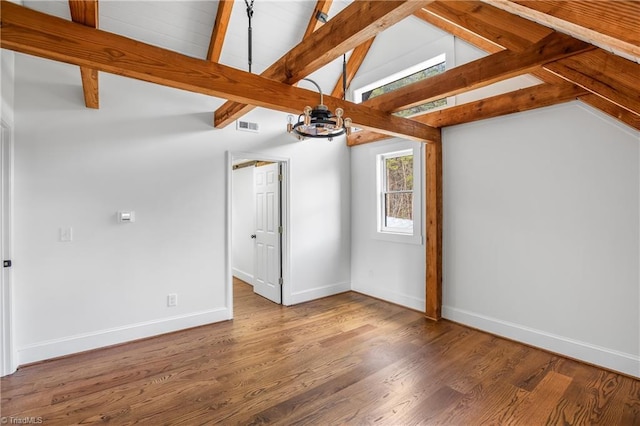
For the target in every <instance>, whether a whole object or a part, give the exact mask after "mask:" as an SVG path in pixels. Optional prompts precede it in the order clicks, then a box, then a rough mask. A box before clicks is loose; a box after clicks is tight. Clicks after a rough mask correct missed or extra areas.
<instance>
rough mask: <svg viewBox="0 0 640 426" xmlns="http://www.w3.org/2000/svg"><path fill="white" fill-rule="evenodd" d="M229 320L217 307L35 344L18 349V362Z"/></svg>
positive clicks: (221, 309)
mask: <svg viewBox="0 0 640 426" xmlns="http://www.w3.org/2000/svg"><path fill="white" fill-rule="evenodd" d="M228 319H231V316H230V312H229V309H227V308H218V309H212V310H207V311H201V312H194V313H190V314H186V315H180V316H175V317H170V318H163V319H159V320H154V321H146V322H142V323H138V324H131V325H126V326H122V327H115V328H111V329H107V330H100V331H96V332H92V333H83V334H78V335H75V336H69V337H63V338H60V339H54V340H48V341H44V342H38V343H35V344H32V345H28V346H25V347H22V348H19V349H18V363H19V364H20V365H24V364H29V363H32V362H37V361H42V360H45V359H50V358H56V357H60V356H64V355H70V354H74V353H78V352H83V351H88V350H91V349H97V348H102V347H106V346H111V345H116V344H119V343H125V342H130V341H132V340H137V339H143V338H145V337H152V336H157V335H160V334H165V333H171V332H173V331H178V330H184V329H186V328H191V327H197V326H200V325H206V324H211V323H215V322H220V321H225V320H228Z"/></svg>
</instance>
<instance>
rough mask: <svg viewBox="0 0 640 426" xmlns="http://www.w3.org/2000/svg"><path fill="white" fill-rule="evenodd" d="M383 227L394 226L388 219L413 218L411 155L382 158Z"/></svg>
mask: <svg viewBox="0 0 640 426" xmlns="http://www.w3.org/2000/svg"><path fill="white" fill-rule="evenodd" d="M384 173H385V177H384V189H383V191H384V218H385V227H388V226H391V227H395V225H393V224H392V223H390V221H394V223H397V220H398V219H404V220H410V221H412V220H413V155H403V156H399V157H387V158H385V159H384Z"/></svg>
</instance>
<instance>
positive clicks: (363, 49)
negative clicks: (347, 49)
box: [331, 37, 375, 98]
mask: <svg viewBox="0 0 640 426" xmlns="http://www.w3.org/2000/svg"><path fill="white" fill-rule="evenodd" d="M374 40H375V37H372V38H370V39H369V40H367V41H365V42H364V43H362V44H361V45H359V46H357V47H356V48H355V49H353V51H352V52H351V56H349V60H348V61H347V66H346V68H347V69H346V79H345V83H346V84H344V86H346V87H349V86H350V85H351V81H352V80H353V78H354V77H355V76H356V73H357V72H358V70H359V69H360V66H361V65H362V62H364V58H366V57H367V53H369V49H371V45H372V44H373V41H374ZM331 96H335V97H336V98H342V97H344V88H343V80H342V74H341V75H340V78H339V79H338V82H337V83H336V86H335V87H334V88H333V92H331Z"/></svg>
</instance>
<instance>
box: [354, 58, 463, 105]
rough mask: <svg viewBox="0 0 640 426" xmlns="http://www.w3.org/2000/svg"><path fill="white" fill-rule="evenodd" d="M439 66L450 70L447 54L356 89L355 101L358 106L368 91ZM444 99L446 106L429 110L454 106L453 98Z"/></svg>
mask: <svg viewBox="0 0 640 426" xmlns="http://www.w3.org/2000/svg"><path fill="white" fill-rule="evenodd" d="M439 64H444V65H445V70H446V69H447V68H448V63H447V54H446V53H440V54H439V55H436V56H434V57H432V58H431V59H428V60H426V61H424V62H420V63H419V64H416V65H413V66H411V67H409V68H405V69H404V70H402V71H398V72H396V73H393V74H391V75H389V76H387V77H384V78H381V79H379V80H376V81H374V82H372V83H369V84H367V85H364V86H362V87H359V88H357V89H354V90H353V101H354V102H355V103H357V104H359V103H362V102H363V101H362V95H363V94H364V93H366V92H368V91H371V90H375V89H377V88H379V87H382V86H385V85H387V84H389V83H393V82H394V81H397V80H401V79H403V78H406V77H408V76H410V75H412V74H415V73H417V72H420V71H424V70H426V69H429V68H431V67H434V66H436V65H439ZM443 99H444V100H445V102H444V105H440V106H436V107H434V108H431V109H429V110H428V111H436V110H438V109H442V108H445V107H447V106H449V105H451V104H452V99H451V97H445V98H443ZM439 100H440V99H438V100H435V101H431V102H427V103H432V102H437V101H439ZM400 112H402V111H400ZM426 112H427V111H421V112H417V113H415V114H411V115H408V116H407V117H412V116H414V115H420V114H424V113H426Z"/></svg>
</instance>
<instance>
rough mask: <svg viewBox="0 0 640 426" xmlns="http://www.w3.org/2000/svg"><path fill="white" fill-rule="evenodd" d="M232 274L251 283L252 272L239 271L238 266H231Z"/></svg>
mask: <svg viewBox="0 0 640 426" xmlns="http://www.w3.org/2000/svg"><path fill="white" fill-rule="evenodd" d="M232 274H233V276H234V277H236V278H238V279H240V280H242V281H244V282H245V283H247V284H250V285H253V274H250V273H248V272H245V271H241V270H240V269H238V268H232Z"/></svg>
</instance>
